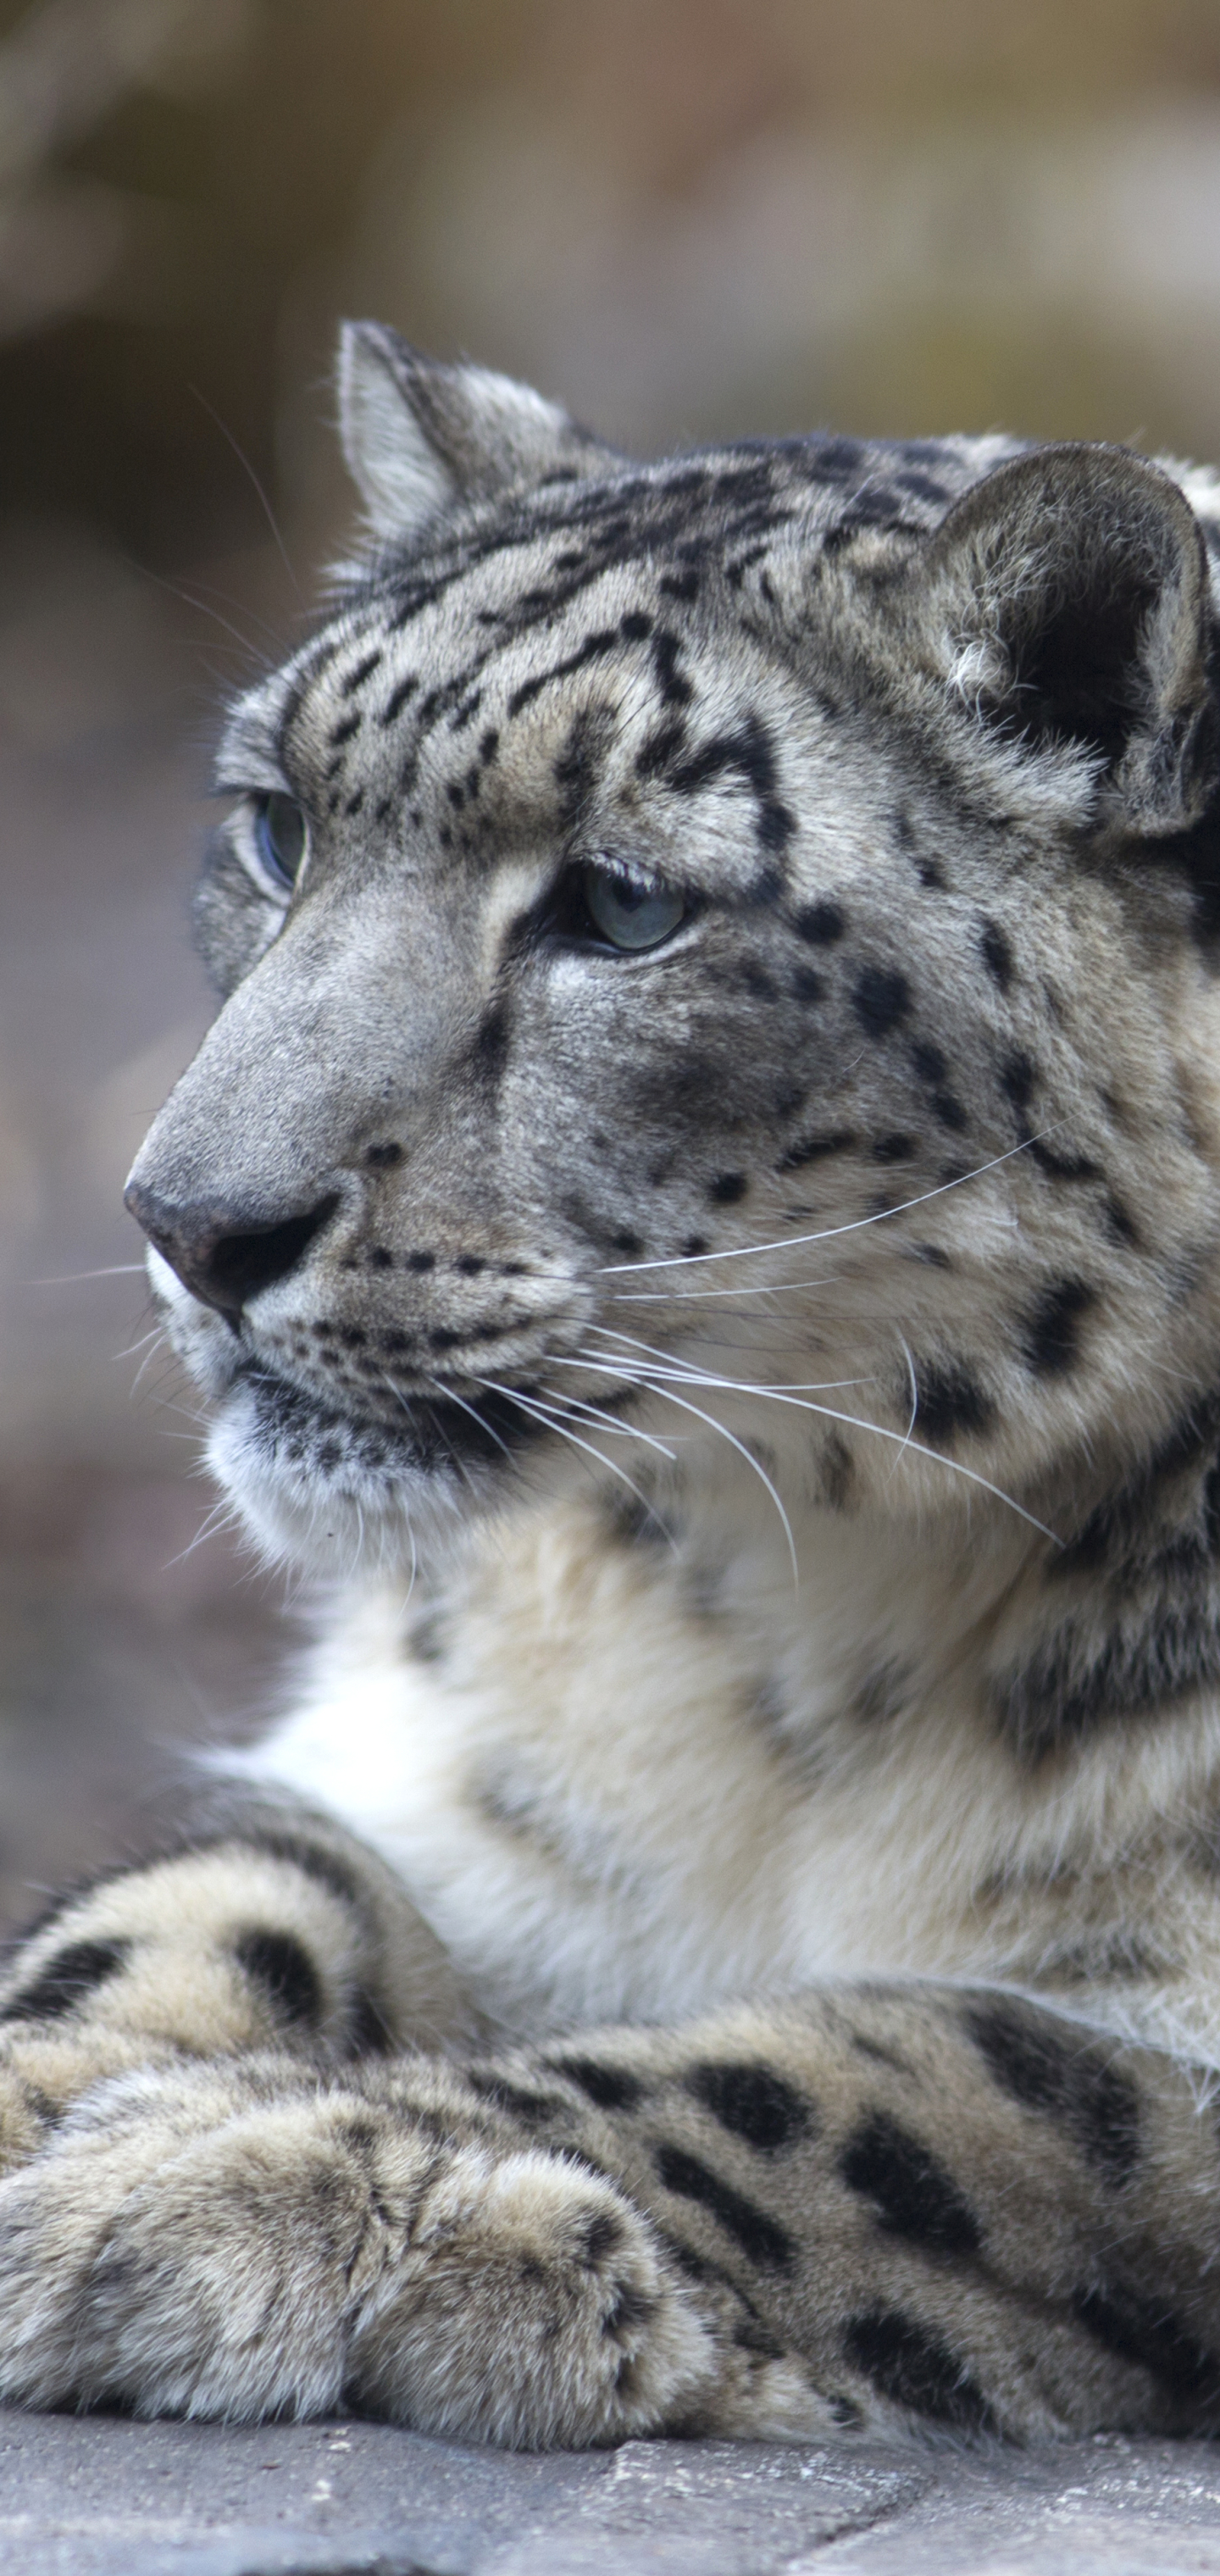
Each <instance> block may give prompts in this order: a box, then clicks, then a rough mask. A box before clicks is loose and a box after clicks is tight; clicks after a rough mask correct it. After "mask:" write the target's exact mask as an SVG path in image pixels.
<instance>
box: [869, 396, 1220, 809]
mask: <svg viewBox="0 0 1220 2576" xmlns="http://www.w3.org/2000/svg"><path fill="white" fill-rule="evenodd" d="M916 578H917V585H918V594H919V604H918V610H917V622H918V625H919V627H920V629H921V630H922V641H923V646H924V650H925V651H927V650H928V649H929V648H930V650H931V655H932V659H933V661H934V663H935V664H936V665H937V667H938V668H939V671H940V673H941V676H942V677H943V678H944V679H946V680H948V682H949V683H950V685H951V686H952V687H953V688H954V689H955V690H956V691H957V692H958V694H959V695H961V696H962V697H964V698H965V699H966V700H967V701H968V703H969V704H970V705H971V707H972V708H973V709H974V710H975V712H976V714H977V716H978V718H979V720H980V722H981V723H984V724H987V725H992V726H995V727H998V728H999V730H1000V731H1001V733H1002V734H1003V735H1004V737H1005V738H1006V739H1008V740H1009V741H1012V742H1014V743H1017V744H1020V745H1022V746H1026V747H1028V748H1031V749H1035V750H1037V749H1042V748H1052V747H1056V746H1065V747H1067V748H1069V749H1072V750H1075V751H1077V752H1082V753H1084V754H1085V755H1086V756H1087V757H1088V758H1089V759H1090V760H1091V762H1092V764H1093V767H1094V770H1095V773H1096V777H1097V781H1098V787H1099V793H1100V802H1099V815H1098V819H1101V820H1105V819H1112V820H1115V821H1118V822H1120V823H1121V824H1122V825H1123V826H1124V827H1125V828H1126V829H1127V830H1130V831H1134V832H1138V833H1142V834H1148V835H1152V836H1160V835H1163V834H1167V833H1179V832H1182V831H1186V830H1189V829H1190V828H1191V826H1192V825H1193V824H1195V823H1196V822H1197V821H1198V820H1199V818H1200V816H1201V814H1202V813H1203V811H1204V808H1205V806H1206V804H1207V802H1208V799H1209V796H1210V795H1211V792H1212V790H1213V788H1214V785H1215V778H1216V742H1215V732H1216V724H1215V711H1214V704H1213V690H1212V685H1211V678H1210V674H1209V667H1208V664H1209V651H1210V648H1211V643H1212V618H1211V609H1210V591H1209V584H1208V569H1207V556H1206V552H1205V548H1204V544H1203V536H1202V531H1201V529H1200V527H1199V524H1198V521H1197V519H1196V518H1195V516H1194V513H1193V511H1192V510H1191V508H1190V505H1189V503H1188V502H1187V500H1186V499H1185V496H1184V495H1183V493H1182V492H1181V491H1180V490H1179V488H1178V486H1177V484H1176V483H1174V482H1171V480H1170V478H1169V476H1168V475H1167V474H1164V473H1162V472H1161V470H1160V468H1159V467H1158V466H1155V465H1149V464H1146V463H1145V462H1144V460H1143V459H1142V458H1141V457H1138V456H1134V455H1132V454H1130V453H1129V451H1128V450H1127V449H1125V448H1121V447H1105V446H1090V445H1084V444H1080V445H1070V446H1069V445H1064V446H1055V447H1042V448H1035V449H1034V450H1032V451H1031V453H1029V454H1028V455H1026V456H1019V457H1016V458H1014V459H1012V460H1011V461H1010V462H1009V463H1007V464H1004V465H1001V466H998V467H997V468H996V470H995V472H994V473H992V474H988V475H986V476H985V477H984V478H983V480H982V481H981V482H980V483H977V484H975V485H974V487H973V489H972V490H971V491H969V492H968V493H966V494H965V496H964V497H963V499H962V500H961V501H959V502H958V503H957V504H956V506H955V507H954V508H953V509H952V510H951V511H950V512H949V513H948V516H947V517H946V518H945V519H944V521H943V522H942V524H941V526H940V528H939V529H938V530H937V532H936V535H935V536H934V537H933V539H932V540H931V543H930V545H929V547H928V548H927V551H926V553H925V554H924V556H923V560H922V564H921V566H920V568H919V572H918V574H917V576H916Z"/></svg>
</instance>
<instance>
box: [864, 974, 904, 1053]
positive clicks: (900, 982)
mask: <svg viewBox="0 0 1220 2576" xmlns="http://www.w3.org/2000/svg"><path fill="white" fill-rule="evenodd" d="M852 1001H853V1003H854V1005H855V1012H856V1017H857V1019H858V1020H859V1022H860V1026H861V1028H862V1029H863V1030H864V1031H865V1033H866V1035H867V1036H868V1037H870V1038H883V1037H884V1036H885V1035H886V1033H887V1031H888V1030H890V1029H893V1028H896V1027H897V1026H898V1023H899V1021H900V1020H903V1019H905V1017H906V1014H907V1012H908V1010H909V1009H910V1006H911V988H910V985H909V984H908V982H907V979H906V976H905V975H900V974H899V973H898V971H897V968H893V967H887V966H866V967H865V968H864V969H863V971H862V973H861V974H860V976H859V977H858V979H857V982H856V989H855V992H854V993H853V995H852Z"/></svg>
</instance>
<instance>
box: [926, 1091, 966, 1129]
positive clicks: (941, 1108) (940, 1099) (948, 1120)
mask: <svg viewBox="0 0 1220 2576" xmlns="http://www.w3.org/2000/svg"><path fill="white" fill-rule="evenodd" d="M932 1108H933V1111H934V1113H935V1115H936V1117H937V1118H939V1120H940V1123H941V1126H942V1127H950V1128H952V1130H953V1132H954V1134H955V1135H959V1136H960V1134H961V1131H962V1129H963V1127H964V1126H965V1125H966V1123H967V1121H966V1112H965V1110H964V1109H963V1107H962V1104H961V1102H960V1100H957V1099H955V1098H954V1095H953V1093H952V1092H951V1091H934V1092H933V1094H932Z"/></svg>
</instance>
